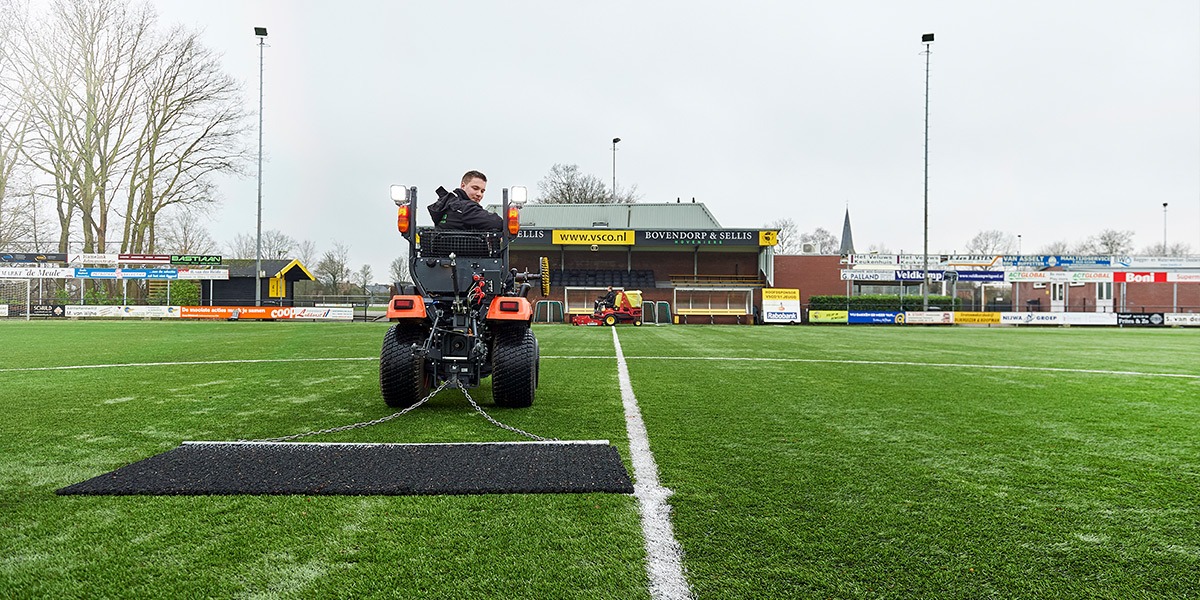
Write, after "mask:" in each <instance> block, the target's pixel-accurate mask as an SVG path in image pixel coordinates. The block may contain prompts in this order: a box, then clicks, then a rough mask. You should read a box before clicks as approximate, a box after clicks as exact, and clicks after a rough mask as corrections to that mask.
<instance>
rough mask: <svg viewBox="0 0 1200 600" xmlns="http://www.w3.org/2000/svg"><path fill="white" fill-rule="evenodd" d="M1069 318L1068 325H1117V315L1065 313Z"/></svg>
mask: <svg viewBox="0 0 1200 600" xmlns="http://www.w3.org/2000/svg"><path fill="white" fill-rule="evenodd" d="M1063 314H1065V315H1066V316H1067V317H1066V318H1067V325H1116V324H1117V313H1111V312H1109V313H1098V312H1085V313H1084V312H1081V313H1063Z"/></svg>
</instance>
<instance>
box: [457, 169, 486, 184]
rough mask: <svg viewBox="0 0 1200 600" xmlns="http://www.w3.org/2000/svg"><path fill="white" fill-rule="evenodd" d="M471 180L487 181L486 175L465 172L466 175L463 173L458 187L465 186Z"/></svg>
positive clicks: (477, 172) (476, 172)
mask: <svg viewBox="0 0 1200 600" xmlns="http://www.w3.org/2000/svg"><path fill="white" fill-rule="evenodd" d="M472 179H482V180H484V181H487V175H484V174H483V173H480V172H479V171H467V172H466V173H463V178H462V183H461V184H460V185H467V184H468V183H470V182H471V180H472Z"/></svg>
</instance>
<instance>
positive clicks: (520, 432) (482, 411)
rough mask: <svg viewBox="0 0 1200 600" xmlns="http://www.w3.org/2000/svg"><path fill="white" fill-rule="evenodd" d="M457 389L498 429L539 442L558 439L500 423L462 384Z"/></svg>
mask: <svg viewBox="0 0 1200 600" xmlns="http://www.w3.org/2000/svg"><path fill="white" fill-rule="evenodd" d="M458 389H460V390H462V393H463V396H465V397H466V398H467V402H470V403H471V406H472V407H473V408H474V409H475V411H476V412H478V413H479V414H481V415H483V418H485V419H487V420H488V421H490V422H491V423H492V425H495V426H496V427H499V428H500V429H507V430H509V431H511V432H513V433H517V434H520V435H523V436H525V437H527V438H530V439H534V440H537V441H539V442H557V441H558V438H544V437H542V436H540V435H535V434H532V433H529V432H528V431H525V430H523V429H517V428H516V427H513V426H512V425H505V424H504V423H501V422H500V421H497V420H496V419H493V418H492V415H489V414H487V412H486V411H484V410H483V408H482V407H481V406H479V405H478V404H476V403H475V400H474V399H472V398H471V395H470V394H468V393H467V388H466V387H464V386H463V384H461V383H459V384H458Z"/></svg>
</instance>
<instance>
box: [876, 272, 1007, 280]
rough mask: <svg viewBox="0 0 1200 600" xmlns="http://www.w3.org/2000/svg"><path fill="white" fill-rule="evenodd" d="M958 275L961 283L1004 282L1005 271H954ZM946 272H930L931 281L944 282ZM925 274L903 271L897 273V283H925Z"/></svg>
mask: <svg viewBox="0 0 1200 600" xmlns="http://www.w3.org/2000/svg"><path fill="white" fill-rule="evenodd" d="M954 272H955V273H958V280H959V281H1004V271H954ZM945 278H946V271H940V270H939V271H933V270H930V271H929V280H930V281H942V280H944V279H945ZM924 279H925V272H924V271H922V270H921V269H902V270H899V271H896V281H923V280H924Z"/></svg>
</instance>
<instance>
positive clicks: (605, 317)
mask: <svg viewBox="0 0 1200 600" xmlns="http://www.w3.org/2000/svg"><path fill="white" fill-rule="evenodd" d="M617 323H633V324H634V325H636V326H641V324H642V292H641V290H617V292H616V294H615V297H614V299H613V302H612V304H611V305H610V304H605V303H600V302H598V303H597V304H596V309H595V310H594V311H593V312H592V314H590V315H586V314H585V315H573V316H572V317H571V324H572V325H608V326H613V325H616V324H617Z"/></svg>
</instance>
